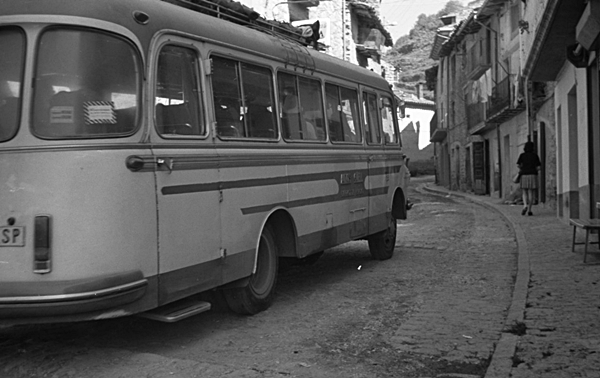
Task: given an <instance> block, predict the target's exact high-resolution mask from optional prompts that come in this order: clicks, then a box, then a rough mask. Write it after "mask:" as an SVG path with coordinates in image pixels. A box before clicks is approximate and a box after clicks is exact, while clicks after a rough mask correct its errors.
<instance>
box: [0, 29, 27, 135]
mask: <svg viewBox="0 0 600 378" xmlns="http://www.w3.org/2000/svg"><path fill="white" fill-rule="evenodd" d="M24 46H25V37H24V35H23V33H22V32H21V31H20V29H17V28H12V27H10V28H0V50H2V56H1V57H0V142H4V141H7V140H9V139H11V138H12V137H14V136H15V134H16V133H17V130H18V126H19V115H20V111H19V109H20V108H21V82H22V77H23V66H24V63H23V50H24Z"/></svg>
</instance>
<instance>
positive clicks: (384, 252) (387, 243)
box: [367, 216, 397, 260]
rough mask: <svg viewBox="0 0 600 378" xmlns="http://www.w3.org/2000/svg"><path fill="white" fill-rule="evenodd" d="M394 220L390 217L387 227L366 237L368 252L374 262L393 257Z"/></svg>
mask: <svg viewBox="0 0 600 378" xmlns="http://www.w3.org/2000/svg"><path fill="white" fill-rule="evenodd" d="M396 234H397V226H396V218H394V217H393V216H390V219H389V221H388V227H387V228H386V229H385V230H383V231H380V232H378V233H376V234H373V235H370V236H369V237H368V239H367V240H368V241H369V251H370V252H371V256H373V258H374V259H375V260H387V259H389V258H391V257H392V256H393V255H394V246H395V244H396Z"/></svg>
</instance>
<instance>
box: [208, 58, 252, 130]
mask: <svg viewBox="0 0 600 378" xmlns="http://www.w3.org/2000/svg"><path fill="white" fill-rule="evenodd" d="M211 60H212V66H213V74H212V75H211V81H212V82H211V83H212V93H213V103H214V111H215V121H216V123H217V135H219V136H221V137H244V136H246V133H245V131H244V124H243V118H242V114H241V109H242V95H241V88H240V83H241V80H240V74H239V67H238V63H237V62H236V61H234V60H231V59H225V58H221V57H217V56H213V57H212V58H211Z"/></svg>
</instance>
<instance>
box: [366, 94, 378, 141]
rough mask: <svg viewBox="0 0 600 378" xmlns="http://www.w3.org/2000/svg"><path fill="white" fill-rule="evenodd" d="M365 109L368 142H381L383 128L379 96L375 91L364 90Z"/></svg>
mask: <svg viewBox="0 0 600 378" xmlns="http://www.w3.org/2000/svg"><path fill="white" fill-rule="evenodd" d="M363 109H364V111H365V132H366V134H367V143H368V144H381V130H380V128H379V108H378V106H377V96H376V95H375V94H373V93H367V92H363Z"/></svg>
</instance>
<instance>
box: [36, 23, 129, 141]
mask: <svg viewBox="0 0 600 378" xmlns="http://www.w3.org/2000/svg"><path fill="white" fill-rule="evenodd" d="M139 66H140V64H139V60H138V56H137V54H136V53H135V50H134V48H133V45H131V44H130V43H128V42H126V41H125V40H123V39H121V38H117V37H115V36H112V35H109V34H106V33H101V32H97V31H91V30H82V29H66V28H51V29H49V30H47V31H45V32H44V33H43V34H42V37H41V39H40V44H39V47H38V61H37V66H36V74H35V81H34V100H33V101H34V102H33V120H34V123H33V132H34V134H35V135H37V136H38V137H41V138H59V139H65V138H101V137H106V136H124V135H128V134H131V133H132V132H133V131H135V128H136V125H137V123H138V122H137V119H138V118H139V116H138V108H139V106H138V105H139V99H140V96H139V92H140V67H139Z"/></svg>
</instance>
